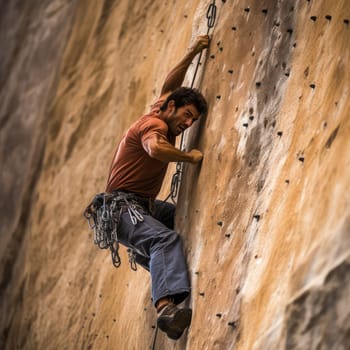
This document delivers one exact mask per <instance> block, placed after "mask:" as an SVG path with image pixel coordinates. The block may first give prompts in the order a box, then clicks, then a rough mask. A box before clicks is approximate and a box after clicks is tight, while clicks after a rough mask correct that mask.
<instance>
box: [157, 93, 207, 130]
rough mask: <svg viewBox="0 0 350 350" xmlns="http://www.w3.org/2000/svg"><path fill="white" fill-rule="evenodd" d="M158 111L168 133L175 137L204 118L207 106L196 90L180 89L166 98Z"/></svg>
mask: <svg viewBox="0 0 350 350" xmlns="http://www.w3.org/2000/svg"><path fill="white" fill-rule="evenodd" d="M160 110H161V113H162V115H163V117H164V120H165V122H166V123H167V124H168V126H169V130H170V132H171V133H172V134H173V135H175V136H177V135H179V134H180V133H181V132H183V131H184V130H186V129H187V128H189V127H190V126H191V125H192V124H193V123H194V122H195V121H196V120H197V119H198V118H199V117H200V116H205V115H206V114H207V112H208V105H207V101H206V100H205V98H204V97H203V95H202V94H201V93H200V92H199V91H198V90H197V89H191V88H186V87H181V88H178V89H176V90H175V91H174V92H173V93H171V94H170V95H169V96H168V97H167V99H166V100H165V102H164V103H163V105H162V106H161V107H160Z"/></svg>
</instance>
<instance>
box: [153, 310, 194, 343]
mask: <svg viewBox="0 0 350 350" xmlns="http://www.w3.org/2000/svg"><path fill="white" fill-rule="evenodd" d="M191 317H192V310H191V309H179V308H178V307H176V305H174V304H172V303H170V304H168V305H167V306H165V307H164V308H163V309H162V310H161V311H160V313H159V314H158V320H157V325H158V327H159V329H161V330H162V331H163V332H165V333H166V334H167V336H168V337H169V338H171V339H174V340H176V339H179V338H180V337H181V335H182V333H183V331H184V330H185V329H186V328H187V327H188V326H189V325H190V324H191Z"/></svg>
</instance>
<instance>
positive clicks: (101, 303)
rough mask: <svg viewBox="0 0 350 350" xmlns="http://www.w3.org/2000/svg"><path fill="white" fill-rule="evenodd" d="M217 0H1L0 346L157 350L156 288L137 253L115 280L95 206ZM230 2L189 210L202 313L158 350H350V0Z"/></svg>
mask: <svg viewBox="0 0 350 350" xmlns="http://www.w3.org/2000/svg"><path fill="white" fill-rule="evenodd" d="M208 4H209V2H204V1H199V0H198V1H191V2H190V3H189V2H186V1H151V0H144V1H136V2H133V3H131V2H126V1H122V2H118V1H115V0H105V1H100V2H94V3H93V2H85V1H79V0H76V1H68V0H66V1H64V0H61V1H59V0H54V1H41V2H38V1H35V0H31V1H29V2H26V4H23V3H22V2H18V3H16V2H11V3H10V2H9V3H8V4H6V5H1V9H2V11H1V17H0V26H1V36H2V38H3V40H2V41H1V46H2V48H1V62H2V64H1V68H0V83H1V101H2V104H1V115H0V123H1V124H0V132H1V134H0V144H1V147H2V148H1V149H2V151H1V161H2V164H3V168H2V172H1V184H2V186H1V187H0V188H1V192H0V193H1V199H2V200H1V209H2V213H3V215H2V219H1V220H2V225H1V232H0V233H1V243H2V244H1V248H0V253H1V254H0V257H1V348H4V349H15V348H19V349H57V348H64V349H147V348H150V346H151V344H152V337H153V334H154V328H153V327H154V325H155V321H156V315H155V312H154V310H153V307H152V304H151V300H150V283H149V276H148V274H147V273H146V272H145V271H143V270H141V269H139V270H138V271H137V272H136V273H135V272H133V271H131V270H130V269H129V266H128V258H127V255H126V253H125V251H124V249H123V251H122V254H121V255H122V267H121V268H120V269H118V270H116V269H115V268H114V267H113V266H112V265H111V263H110V256H109V254H108V252H107V251H100V250H98V249H97V248H96V247H95V246H94V245H93V243H92V237H91V233H90V234H88V229H87V225H86V222H84V220H83V218H82V212H83V210H84V207H85V205H86V204H87V203H88V201H89V200H90V199H91V197H92V195H93V194H94V193H96V192H100V191H103V190H104V186H105V182H106V177H107V173H108V168H109V165H110V161H111V157H112V154H113V150H114V148H115V145H116V143H117V142H118V140H119V138H120V137H121V135H122V134H123V132H124V131H125V130H126V128H127V127H128V125H129V124H130V123H131V122H132V121H133V120H135V119H137V118H138V117H139V116H140V115H141V114H142V113H143V112H144V111H145V110H147V108H148V106H149V105H150V104H151V102H152V101H153V100H154V98H155V97H156V96H157V95H158V94H159V92H160V87H161V83H162V81H163V79H164V77H165V75H166V73H167V71H168V70H169V69H170V68H171V67H172V66H173V65H174V64H175V63H176V62H177V60H179V59H180V58H181V56H182V55H183V53H184V52H185V51H186V48H187V47H188V45H189V44H190V43H191V41H192V40H193V38H194V37H195V36H196V35H197V34H202V33H206V31H207V27H206V26H207V24H206V16H205V15H206V11H207V7H208ZM216 5H217V19H216V25H215V28H214V29H213V34H212V41H211V45H210V48H209V50H208V52H207V53H206V55H205V56H206V57H204V58H203V62H202V65H201V71H200V74H199V77H198V81H197V83H196V84H197V85H200V87H201V89H202V91H203V93H204V95H205V96H206V97H207V99H208V102H209V106H210V110H209V115H208V117H207V118H206V119H205V120H204V119H203V120H201V121H200V122H198V123H197V124H196V126H194V127H193V128H192V130H191V131H190V132H188V134H187V135H186V137H185V144H186V147H187V148H191V147H197V148H199V149H201V150H202V151H203V152H204V160H203V163H202V164H201V166H191V165H186V166H185V167H184V178H183V182H182V185H181V189H180V194H179V198H178V209H177V227H178V230H179V231H180V232H181V234H182V235H183V238H184V245H185V249H186V253H187V257H188V263H189V270H190V271H189V272H190V276H191V282H192V289H193V293H192V296H191V300H189V303H190V304H191V306H192V307H193V310H194V315H193V319H192V325H191V328H190V330H189V331H188V332H187V333H186V334H185V335H184V336H183V337H182V338H181V340H180V341H177V342H174V341H171V340H169V339H167V338H166V337H165V336H164V335H163V334H161V333H159V334H158V338H157V343H156V348H157V349H184V348H186V349H239V350H240V349H259V350H260V349H348V346H349V344H350V336H349V334H350V332H349V327H350V326H349V325H350V307H349V305H350V300H349V295H350V278H349V271H350V268H349V264H350V249H349V243H350V204H349V203H350V196H349V191H348V190H347V188H348V183H349V181H350V161H349V151H350V137H349V136H350V118H349V116H348V110H349V107H350V102H349V81H350V71H349V68H348V62H349V59H350V57H349V52H350V42H349V34H350V23H349V20H350V4H349V3H348V2H347V1H345V0H340V1H337V2H336V3H335V2H332V1H330V0H322V1H312V0H310V1H307V0H298V1H291V0H284V1H275V2H273V3H272V2H270V1H257V0H256V1H243V2H242V1H238V0H232V1H218V2H216ZM193 68H194V65H193V67H192V68H191V69H190V71H189V74H188V76H187V79H186V83H187V84H189V82H190V81H191V77H192V75H193V70H194V69H193ZM172 170H173V169H170V172H169V173H170V174H169V177H168V180H167V181H166V184H165V186H164V188H163V190H162V193H161V195H160V197H161V198H165V196H166V195H167V194H168V192H169V179H170V176H171V171H172Z"/></svg>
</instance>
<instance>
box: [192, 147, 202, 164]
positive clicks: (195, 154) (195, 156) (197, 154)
mask: <svg viewBox="0 0 350 350" xmlns="http://www.w3.org/2000/svg"><path fill="white" fill-rule="evenodd" d="M188 153H189V155H190V156H191V158H192V160H191V161H190V162H191V163H193V164H196V163H199V162H201V161H202V159H203V153H202V152H201V151H199V150H198V149H193V150H192V151H190V152H188Z"/></svg>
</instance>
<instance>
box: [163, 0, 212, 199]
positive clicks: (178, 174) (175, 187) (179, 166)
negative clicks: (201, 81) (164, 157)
mask: <svg viewBox="0 0 350 350" xmlns="http://www.w3.org/2000/svg"><path fill="white" fill-rule="evenodd" d="M215 19H216V5H215V0H213V1H212V3H211V4H210V5H209V7H208V10H207V27H208V29H207V35H209V32H210V29H211V28H213V27H214V24H215ZM202 53H203V51H201V52H200V54H199V57H198V60H197V64H196V68H195V71H194V74H193V78H192V83H191V88H193V86H194V83H195V81H196V77H197V72H198V68H199V66H200V64H201V59H202ZM183 148H184V133H182V134H181V140H180V150H181V151H183ZM182 174H183V162H177V163H176V171H175V173H174V174H173V177H172V179H171V185H170V193H169V195H168V196H167V197H166V199H165V200H164V201H165V202H166V201H167V200H168V199H169V198H171V200H172V201H173V202H174V203H176V198H177V195H178V193H179V188H180V184H181V181H182Z"/></svg>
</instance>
